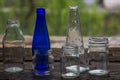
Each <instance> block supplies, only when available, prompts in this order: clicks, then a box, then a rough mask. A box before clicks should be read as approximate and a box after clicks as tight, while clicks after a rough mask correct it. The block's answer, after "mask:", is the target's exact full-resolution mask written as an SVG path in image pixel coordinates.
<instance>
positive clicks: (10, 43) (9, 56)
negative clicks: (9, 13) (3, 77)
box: [2, 20, 25, 73]
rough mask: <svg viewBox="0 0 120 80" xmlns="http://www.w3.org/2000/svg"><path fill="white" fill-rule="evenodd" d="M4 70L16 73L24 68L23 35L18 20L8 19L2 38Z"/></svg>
mask: <svg viewBox="0 0 120 80" xmlns="http://www.w3.org/2000/svg"><path fill="white" fill-rule="evenodd" d="M2 45H3V61H4V71H5V72H7V73H18V72H21V71H23V70H24V52H25V51H24V47H25V43H24V36H23V33H22V31H21V29H20V23H19V21H18V20H8V22H7V28H6V31H5V33H4V36H3V40H2Z"/></svg>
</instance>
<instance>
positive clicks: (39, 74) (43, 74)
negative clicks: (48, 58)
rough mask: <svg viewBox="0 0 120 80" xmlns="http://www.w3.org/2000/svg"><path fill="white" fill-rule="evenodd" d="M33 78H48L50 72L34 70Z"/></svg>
mask: <svg viewBox="0 0 120 80" xmlns="http://www.w3.org/2000/svg"><path fill="white" fill-rule="evenodd" d="M33 73H34V76H38V77H42V76H49V75H50V71H38V70H34V72H33Z"/></svg>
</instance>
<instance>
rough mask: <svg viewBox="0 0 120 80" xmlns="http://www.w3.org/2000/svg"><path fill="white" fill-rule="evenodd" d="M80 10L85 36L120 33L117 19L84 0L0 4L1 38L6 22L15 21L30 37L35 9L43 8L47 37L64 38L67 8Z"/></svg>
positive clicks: (22, 0) (19, 0) (28, 0)
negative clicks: (44, 9)
mask: <svg viewBox="0 0 120 80" xmlns="http://www.w3.org/2000/svg"><path fill="white" fill-rule="evenodd" d="M76 5H77V6H79V11H80V22H81V27H82V33H83V35H84V36H90V35H92V36H99V35H107V36H111V35H116V34H119V33H120V28H119V21H120V20H119V18H118V17H120V15H119V14H118V15H111V14H109V13H108V12H107V11H104V10H103V11H101V8H99V7H98V5H96V4H95V5H93V6H86V5H85V4H84V2H83V0H0V34H3V33H4V31H5V28H6V22H7V20H8V19H18V20H20V22H21V28H22V30H23V33H24V34H26V35H33V32H34V25H35V20H36V11H35V10H36V8H37V7H44V8H46V20H47V26H48V29H49V34H50V35H57V36H65V35H66V31H67V26H68V14H69V6H76Z"/></svg>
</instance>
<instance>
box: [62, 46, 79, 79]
mask: <svg viewBox="0 0 120 80" xmlns="http://www.w3.org/2000/svg"><path fill="white" fill-rule="evenodd" d="M62 51H63V52H62V54H61V76H62V77H63V78H76V77H78V76H79V74H80V70H79V54H78V47H76V46H63V47H62Z"/></svg>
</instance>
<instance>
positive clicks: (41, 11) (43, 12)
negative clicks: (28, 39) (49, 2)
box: [36, 8, 45, 15]
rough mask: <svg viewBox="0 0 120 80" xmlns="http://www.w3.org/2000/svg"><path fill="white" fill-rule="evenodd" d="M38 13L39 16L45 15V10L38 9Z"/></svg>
mask: <svg viewBox="0 0 120 80" xmlns="http://www.w3.org/2000/svg"><path fill="white" fill-rule="evenodd" d="M36 12H37V13H38V14H43V15H44V14H45V8H37V10H36Z"/></svg>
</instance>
